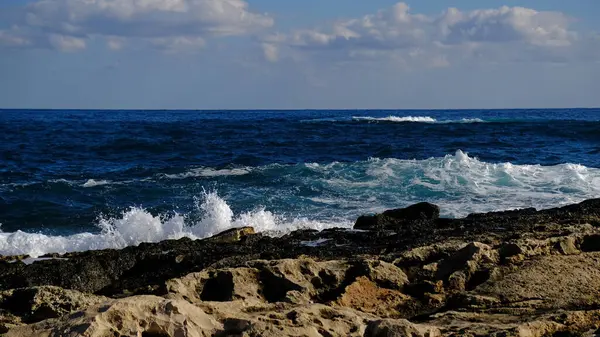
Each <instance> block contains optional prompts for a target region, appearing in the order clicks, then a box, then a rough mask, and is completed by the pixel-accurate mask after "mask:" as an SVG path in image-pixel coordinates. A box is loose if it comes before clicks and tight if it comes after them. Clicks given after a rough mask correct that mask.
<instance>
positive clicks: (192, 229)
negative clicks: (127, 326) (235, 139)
mask: <svg viewBox="0 0 600 337" xmlns="http://www.w3.org/2000/svg"><path fill="white" fill-rule="evenodd" d="M251 172H252V173H253V175H252V179H253V180H252V181H254V183H250V181H249V180H248V179H246V180H244V182H243V183H240V182H239V181H238V180H236V179H223V180H222V181H220V182H219V185H218V188H219V190H222V192H223V193H224V195H227V196H228V197H227V200H225V199H223V198H221V197H220V196H219V195H218V194H217V193H216V192H215V191H213V192H204V193H202V194H201V195H200V197H199V198H198V199H197V202H196V203H195V205H194V207H192V208H193V211H191V212H188V213H186V214H177V213H176V214H174V215H173V213H168V214H167V213H164V214H152V213H151V212H150V211H149V210H147V209H144V208H139V207H138V208H130V209H127V210H125V211H123V213H122V214H121V215H120V216H118V217H112V218H102V219H99V220H97V222H96V223H95V224H96V226H97V227H98V232H97V233H79V234H74V235H70V236H50V235H45V234H40V233H25V232H22V231H17V232H12V233H0V254H2V255H16V254H28V255H30V256H33V257H36V256H40V255H43V254H46V253H53V252H57V253H64V252H70V251H82V250H95V249H105V248H123V247H126V246H130V245H137V244H139V243H141V242H157V241H161V240H165V239H178V238H181V237H189V238H193V239H197V238H205V237H208V236H211V235H213V234H216V233H218V232H220V231H222V230H225V229H228V228H232V227H239V226H252V227H254V228H255V230H257V231H259V232H264V233H269V234H273V235H278V234H282V233H286V232H287V231H290V230H293V229H297V228H314V229H318V230H320V229H325V228H330V227H350V226H351V225H352V223H353V222H354V220H355V219H356V218H357V217H358V216H359V215H360V214H364V213H375V212H381V211H383V210H386V209H391V208H398V207H405V206H408V205H410V204H413V203H416V202H421V201H429V202H432V203H435V204H438V205H439V206H440V208H441V212H442V216H445V217H464V216H466V215H467V214H469V213H481V212H489V211H500V210H508V209H515V208H525V207H535V208H538V209H542V208H550V207H557V206H561V205H566V204H571V203H576V202H580V201H583V200H585V199H590V198H597V197H600V169H598V168H592V167H586V166H583V165H579V164H569V163H567V164H560V165H553V166H542V165H516V164H512V163H488V162H484V161H481V160H479V159H478V158H476V157H472V156H469V155H468V154H467V153H465V152H463V151H461V150H457V151H456V152H455V153H454V154H452V155H446V156H444V157H434V158H429V159H425V160H404V159H395V158H384V159H379V158H372V159H369V160H364V161H357V162H331V163H326V164H323V163H301V164H296V165H283V164H271V165H266V166H259V167H244V168H231V169H221V170H218V169H211V168H198V169H193V170H191V171H188V172H184V173H180V174H178V175H172V176H171V178H179V179H182V178H185V177H194V176H199V177H204V176H211V177H215V176H224V177H227V176H232V177H233V176H236V175H244V174H248V173H251ZM164 176H165V177H167V175H164ZM88 182H89V180H88ZM95 182H96V183H98V181H95ZM113 183H116V182H113ZM78 186H81V183H80V184H79V185H78ZM188 186H189V188H190V190H189V191H190V192H189V193H196V192H197V189H196V187H194V186H198V185H197V184H196V183H194V184H187V183H185V184H183V185H181V187H180V188H181V189H182V191H184V193H185V191H186V188H188ZM192 195H194V194H192ZM260 204H263V205H268V207H267V208H265V207H261V206H259V205H260ZM248 205H250V206H248ZM251 205H255V206H254V207H253V208H248V207H252V206H251ZM232 207H233V208H238V207H239V208H243V209H246V210H248V209H250V211H247V212H241V213H237V214H236V213H234V212H233V210H232ZM290 214H293V215H292V216H290Z"/></svg>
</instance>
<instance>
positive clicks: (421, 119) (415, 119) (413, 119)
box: [352, 116, 485, 124]
mask: <svg viewBox="0 0 600 337" xmlns="http://www.w3.org/2000/svg"><path fill="white" fill-rule="evenodd" d="M352 120H355V121H368V122H394V123H432V124H453V123H485V121H484V120H483V119H480V118H462V119H457V120H437V119H435V118H433V117H429V116H404V117H399V116H388V117H359V116H353V117H352Z"/></svg>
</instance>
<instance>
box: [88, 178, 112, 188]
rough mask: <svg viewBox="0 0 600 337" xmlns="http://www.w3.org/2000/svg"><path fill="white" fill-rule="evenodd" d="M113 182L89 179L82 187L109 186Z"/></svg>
mask: <svg viewBox="0 0 600 337" xmlns="http://www.w3.org/2000/svg"><path fill="white" fill-rule="evenodd" d="M110 183H111V182H110V181H108V180H94V179H88V180H87V181H86V182H85V183H84V184H83V185H82V187H96V186H102V185H108V184H110Z"/></svg>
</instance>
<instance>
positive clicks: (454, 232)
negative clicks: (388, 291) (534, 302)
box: [0, 199, 600, 298]
mask: <svg viewBox="0 0 600 337" xmlns="http://www.w3.org/2000/svg"><path fill="white" fill-rule="evenodd" d="M510 214H511V216H510V217H506V216H498V214H495V213H492V214H489V215H487V216H486V215H478V216H474V217H472V218H471V219H443V218H437V217H438V216H439V209H438V207H437V206H435V205H431V204H427V203H421V204H417V205H413V206H411V207H407V208H405V209H400V210H391V211H387V212H384V213H382V214H378V215H374V216H365V217H361V218H360V219H359V220H358V221H357V225H356V226H355V228H364V229H369V230H368V231H363V232H359V231H348V230H342V229H335V230H328V231H323V232H316V231H314V230H301V231H296V232H292V233H290V234H288V235H285V236H283V237H279V238H273V237H267V236H264V235H261V234H254V235H247V236H244V237H243V238H242V239H240V240H239V241H235V240H234V242H230V243H223V242H222V241H220V240H216V239H212V240H211V239H208V240H196V241H194V240H190V239H188V238H184V239H180V240H168V241H163V242H159V243H144V244H140V245H139V246H137V247H127V248H125V249H121V250H101V251H89V252H81V253H69V254H65V255H64V256H62V257H64V258H66V259H52V260H44V261H38V262H36V263H33V264H31V265H26V264H24V263H20V262H15V263H8V262H0V290H7V289H15V288H22V287H34V286H43V285H53V286H58V287H61V288H65V289H73V290H78V291H81V292H86V293H94V294H101V295H106V296H111V297H122V296H124V295H131V294H156V295H162V294H164V293H166V288H165V281H166V280H169V279H172V278H177V277H181V276H184V275H187V274H189V273H192V272H198V271H201V270H203V269H205V268H207V267H209V266H213V267H215V266H217V267H219V268H230V267H231V268H233V267H239V266H243V265H244V264H245V263H246V262H248V261H252V260H257V259H261V258H262V259H285V258H297V257H299V256H310V257H313V258H316V259H320V260H332V259H336V260H339V259H347V260H352V259H354V258H355V257H356V256H357V255H382V254H386V255H387V256H390V257H393V256H394V254H399V253H400V252H403V251H406V250H407V249H409V248H411V247H417V246H423V245H429V244H432V243H436V242H442V241H445V240H448V239H451V238H460V239H461V240H465V241H468V240H471V241H477V240H479V239H480V238H481V237H482V236H484V237H488V238H489V237H490V236H493V237H494V238H496V239H497V240H498V241H503V240H509V239H511V238H514V237H518V236H519V235H520V233H521V234H522V233H524V232H531V231H533V229H534V228H536V227H539V226H540V225H542V224H543V225H544V226H545V228H546V229H545V230H544V232H543V233H546V232H547V233H550V232H551V231H554V232H560V231H561V228H564V227H566V226H568V225H569V224H579V223H592V222H594V221H600V199H595V200H588V201H585V202H582V203H581V204H577V205H570V206H565V207H561V208H554V209H548V210H542V211H537V212H532V210H520V211H511V213H510ZM386 228H387V229H389V228H391V229H393V230H394V231H395V233H396V235H389V232H386V231H385V230H382V231H376V230H373V229H386ZM238 230H239V229H238ZM238 230H234V231H238ZM242 232H244V231H242ZM236 233H238V234H239V233H240V232H239V231H238V232H236ZM543 233H539V235H545V234H543ZM246 234H247V233H246ZM237 237H238V236H237V235H234V238H237ZM318 239H327V241H325V242H324V243H323V244H321V245H319V246H318V247H310V246H307V245H304V244H302V241H314V240H318ZM513 248H514V247H513ZM563 248H564V247H563ZM580 249H581V250H583V251H600V236H599V235H588V236H587V237H584V238H582V240H581V247H580ZM563 250H564V249H563ZM565 252H566V251H565ZM515 253H517V250H514V249H513V250H512V251H511V249H509V247H505V248H504V250H502V249H501V255H503V257H502V258H506V257H507V256H510V255H511V254H515ZM467 255H469V254H467ZM468 258H469V257H466V259H468ZM5 260H8V261H12V260H14V259H13V258H5ZM390 261H391V260H390ZM464 261H465V260H462V261H458V260H456V261H453V262H452V264H454V265H455V266H456V267H458V266H461V265H462V266H463V267H464ZM442 267H443V268H442V269H444V268H446V266H442ZM448 268H449V270H453V271H455V270H456V268H450V266H448ZM362 269H365V268H362ZM354 270H355V271H357V272H356V274H357V275H359V274H360V275H365V273H364V272H361V273H359V272H358V271H360V270H361V268H354ZM450 274H451V272H450V273H447V274H445V275H444V277H449V275H450ZM357 275H348V276H357ZM468 276H472V275H471V274H469V275H468ZM357 277H358V276H357ZM355 278H356V277H354V278H349V279H348V280H354V279H355ZM478 278H479V277H477V278H476V279H478ZM267 279H269V280H274V279H275V278H273V277H270V276H269V277H267ZM482 279H483V278H482ZM323 282H325V283H332V289H337V286H333V283H339V282H341V283H344V280H328V279H326V278H323ZM275 283H277V282H275ZM475 283H477V282H475ZM292 288H293V287H292ZM335 292H336V291H335V290H332V291H331V292H326V293H324V294H323V296H324V297H327V296H328V295H334V294H335ZM280 297H281V294H273V298H280Z"/></svg>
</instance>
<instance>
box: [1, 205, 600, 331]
mask: <svg viewBox="0 0 600 337" xmlns="http://www.w3.org/2000/svg"><path fill="white" fill-rule="evenodd" d="M419 207H423V209H425V210H427V209H429V210H431V212H429V213H428V212H427V211H418V208H419ZM406 212H407V211H406V209H403V210H396V211H391V212H386V213H382V214H380V215H377V216H375V220H376V221H377V224H376V226H375V227H376V228H373V229H383V230H381V231H379V230H368V231H349V230H342V229H334V230H327V231H323V232H317V231H314V230H300V231H295V232H292V233H289V234H288V235H285V236H283V237H268V236H264V235H260V234H256V235H252V234H250V231H249V229H236V230H233V231H229V232H226V233H223V234H221V235H218V236H216V237H214V238H211V239H206V240H198V241H193V240H189V239H182V240H175V241H165V242H160V243H152V244H141V245H139V246H138V247H128V248H126V249H123V250H120V251H116V250H105V251H97V252H84V253H70V254H67V255H65V256H53V257H57V258H61V259H52V260H46V261H36V262H34V263H33V264H30V265H28V264H25V263H23V262H21V261H19V259H15V258H5V259H4V261H2V259H0V289H5V290H4V291H0V333H4V332H8V335H9V336H63V335H64V336H69V335H84V336H102V337H104V336H107V337H108V336H111V337H113V336H120V335H124V336H128V335H137V336H142V337H167V336H168V337H175V336H177V337H186V336H203V335H206V336H208V335H210V336H217V337H219V336H315V337H317V336H321V337H322V336H355V337H365V336H380V335H381V336H405V335H406V336H426V335H427V334H429V335H439V334H443V335H444V336H498V337H499V336H588V335H589V336H591V335H593V334H594V333H595V332H596V331H597V330H598V328H600V323H599V322H600V311H599V310H597V308H600V295H599V293H598V289H600V281H598V280H600V228H599V227H600V226H598V225H600V199H597V200H589V201H586V202H583V203H580V204H577V205H570V206H566V207H561V208H555V209H549V210H542V211H534V210H517V211H510V212H502V213H488V214H481V215H472V216H470V217H468V218H466V219H441V218H437V216H438V215H437V213H436V211H435V207H433V208H432V207H429V206H428V205H420V206H418V207H414V209H413V210H412V211H411V212H412V213H406ZM380 225H381V226H380ZM388 225H389V226H388ZM387 229H393V230H394V231H395V235H394V234H393V235H389V234H390V232H389V231H386V230H387ZM314 242H318V244H312V243H314ZM64 258H66V259H64ZM6 261H15V262H14V263H9V262H6ZM390 262H391V263H390ZM32 285H59V286H61V288H53V287H38V288H28V289H16V290H15V289H14V288H18V287H30V286H32ZM62 288H71V289H76V290H77V289H78V290H82V291H84V292H87V293H96V294H106V295H110V296H113V297H114V298H119V299H114V298H113V299H109V298H104V297H100V296H94V295H88V294H81V293H79V292H77V291H73V290H65V289H62ZM6 289H10V290H6ZM135 294H157V295H160V296H164V297H157V296H134V295H135ZM126 296H129V297H126ZM123 297H126V298H123ZM99 302H101V304H96V303H99ZM387 318H393V319H387ZM403 319H406V320H403ZM38 320H43V321H41V322H37V323H33V322H35V321H38ZM416 322H418V323H419V324H416ZM27 323H29V325H24V324H27Z"/></svg>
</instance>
